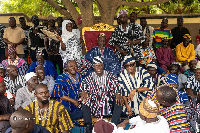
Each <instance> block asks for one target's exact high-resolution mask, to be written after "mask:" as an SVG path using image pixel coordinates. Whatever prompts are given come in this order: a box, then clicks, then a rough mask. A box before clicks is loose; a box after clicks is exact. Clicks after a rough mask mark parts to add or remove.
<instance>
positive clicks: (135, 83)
mask: <svg viewBox="0 0 200 133" xmlns="http://www.w3.org/2000/svg"><path fill="white" fill-rule="evenodd" d="M118 80H119V84H120V86H121V87H122V89H121V91H122V96H126V97H128V96H129V94H130V92H131V91H132V90H133V89H136V88H137V89H138V88H141V87H147V88H149V89H150V90H152V89H153V84H154V83H153V82H152V78H151V76H150V75H149V73H148V72H147V71H146V70H145V69H143V68H142V67H137V68H136V72H135V75H134V77H133V76H132V75H130V74H129V73H128V71H127V70H126V69H124V71H122V72H121V73H120V75H119V77H118ZM147 94H148V91H145V92H136V93H135V95H134V97H133V99H134V100H133V101H132V102H130V103H129V105H130V106H131V107H132V108H134V109H135V111H134V112H135V114H139V105H140V103H141V102H142V100H143V99H144V98H145V97H146V96H147Z"/></svg>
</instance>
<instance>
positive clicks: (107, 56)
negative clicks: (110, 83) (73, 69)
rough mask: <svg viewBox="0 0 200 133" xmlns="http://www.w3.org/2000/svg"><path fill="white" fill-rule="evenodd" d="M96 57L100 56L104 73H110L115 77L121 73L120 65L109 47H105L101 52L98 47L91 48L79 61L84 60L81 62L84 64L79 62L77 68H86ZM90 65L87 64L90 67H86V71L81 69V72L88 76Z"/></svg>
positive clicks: (91, 69)
mask: <svg viewBox="0 0 200 133" xmlns="http://www.w3.org/2000/svg"><path fill="white" fill-rule="evenodd" d="M96 56H101V58H102V59H103V64H104V69H105V70H106V71H109V72H112V73H113V74H116V75H117V74H119V73H120V72H121V63H120V61H119V59H118V58H117V57H116V55H115V54H114V52H113V50H112V49H111V48H109V47H105V48H104V50H103V51H100V50H99V47H98V46H97V47H94V48H92V49H91V50H90V51H88V52H87V53H86V54H85V55H84V56H83V57H82V58H81V60H86V61H84V62H83V63H86V64H83V63H82V62H79V66H81V65H85V66H87V64H89V63H88V62H90V63H91V64H92V62H93V58H94V57H96ZM91 64H89V66H90V67H89V66H87V71H86V70H85V69H83V68H81V72H85V73H87V74H89V72H90V71H91V72H92V71H93V68H92V65H91Z"/></svg>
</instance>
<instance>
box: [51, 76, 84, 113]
mask: <svg viewBox="0 0 200 133" xmlns="http://www.w3.org/2000/svg"><path fill="white" fill-rule="evenodd" d="M82 80H83V77H82V75H81V74H80V73H76V77H75V78H73V77H72V76H70V75H69V74H68V73H67V72H65V73H63V74H61V75H60V76H58V78H57V80H56V82H55V85H54V89H53V93H52V95H51V98H53V99H54V100H56V101H59V102H61V103H62V104H63V105H64V106H65V107H68V108H69V109H70V110H71V112H74V111H75V110H76V109H77V107H75V106H74V104H73V103H70V102H67V101H64V100H61V99H60V97H62V96H68V97H70V98H72V99H75V100H78V99H79V97H78V89H79V87H80V84H81V81H82Z"/></svg>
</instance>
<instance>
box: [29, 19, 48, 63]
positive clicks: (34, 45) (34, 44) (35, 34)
mask: <svg viewBox="0 0 200 133" xmlns="http://www.w3.org/2000/svg"><path fill="white" fill-rule="evenodd" d="M31 21H32V23H33V26H32V27H31V28H30V33H29V42H28V46H29V47H30V48H31V50H30V57H31V59H32V61H36V52H37V51H38V50H39V51H42V52H43V53H44V58H45V59H47V52H46V50H45V46H44V38H45V35H44V34H43V33H42V31H41V30H46V29H47V28H46V27H45V26H44V27H43V26H40V25H39V22H40V21H39V18H38V16H36V15H33V16H32V17H31Z"/></svg>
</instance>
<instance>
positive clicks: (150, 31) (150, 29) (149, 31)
mask: <svg viewBox="0 0 200 133" xmlns="http://www.w3.org/2000/svg"><path fill="white" fill-rule="evenodd" d="M153 31H154V28H153V27H151V26H146V27H145V28H144V30H143V33H144V34H148V35H149V36H150V42H149V47H152V43H153V37H152V35H153Z"/></svg>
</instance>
